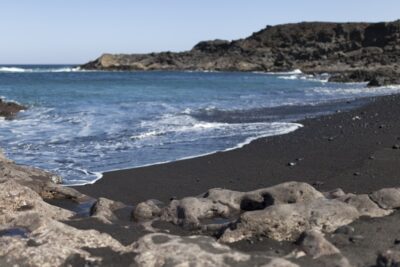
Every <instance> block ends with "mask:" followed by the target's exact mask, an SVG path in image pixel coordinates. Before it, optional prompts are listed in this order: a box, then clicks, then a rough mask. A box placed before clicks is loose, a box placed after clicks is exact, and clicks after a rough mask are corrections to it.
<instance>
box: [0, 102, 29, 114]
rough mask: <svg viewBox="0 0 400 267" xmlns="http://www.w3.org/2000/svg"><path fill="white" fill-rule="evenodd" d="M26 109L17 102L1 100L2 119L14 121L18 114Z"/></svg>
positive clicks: (0, 112) (0, 111)
mask: <svg viewBox="0 0 400 267" xmlns="http://www.w3.org/2000/svg"><path fill="white" fill-rule="evenodd" d="M25 109H26V107H24V106H22V105H20V104H17V103H15V102H6V101H3V100H2V99H1V98H0V117H4V118H6V119H12V118H13V117H14V116H15V115H16V114H17V113H18V112H20V111H21V110H25Z"/></svg>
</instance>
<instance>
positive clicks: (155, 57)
mask: <svg viewBox="0 0 400 267" xmlns="http://www.w3.org/2000/svg"><path fill="white" fill-rule="evenodd" d="M399 64H400V20H397V21H394V22H381V23H325V22H302V23H297V24H284V25H277V26H267V27H266V28H265V29H263V30H261V31H259V32H256V33H253V34H252V35H251V36H250V37H248V38H245V39H240V40H234V41H225V40H213V41H204V42H200V43H198V44H197V45H195V46H194V47H193V49H191V50H190V51H186V52H179V53H173V52H162V53H151V54H104V55H102V56H101V57H99V58H98V59H96V60H94V61H92V62H89V63H87V64H84V65H82V66H81V68H83V69H90V70H139V71H148V70H195V71H262V72H279V71H291V70H294V69H300V70H301V71H302V72H304V73H308V74H315V75H318V74H321V73H329V74H330V75H331V78H330V80H331V81H334V82H369V85H370V86H380V85H388V84H399V83H400V78H399V77H400V75H399V74H400V65H399Z"/></svg>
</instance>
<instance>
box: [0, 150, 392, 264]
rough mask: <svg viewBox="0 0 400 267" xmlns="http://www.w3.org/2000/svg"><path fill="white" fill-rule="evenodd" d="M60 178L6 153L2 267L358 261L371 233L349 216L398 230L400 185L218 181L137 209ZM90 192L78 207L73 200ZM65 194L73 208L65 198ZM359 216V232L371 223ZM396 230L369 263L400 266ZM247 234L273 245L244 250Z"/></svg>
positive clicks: (0, 163)
mask: <svg viewBox="0 0 400 267" xmlns="http://www.w3.org/2000/svg"><path fill="white" fill-rule="evenodd" d="M55 182H60V179H59V178H58V177H57V176H54V175H53V174H51V173H48V172H45V171H42V170H38V169H35V168H30V167H25V166H19V165H16V164H15V163H13V162H12V161H10V160H8V159H7V158H6V157H4V156H3V155H2V154H1V153H0V265H1V266H265V267H268V266H270V267H277V266H278V267H279V266H281V267H295V266H332V267H333V266H335V267H336V266H340V267H350V266H354V265H353V262H354V263H355V266H358V265H357V264H359V262H360V257H359V256H357V257H356V258H354V256H353V255H354V254H352V253H350V252H352V251H355V252H354V253H361V254H362V253H365V251H366V250H365V249H364V246H365V244H364V246H361V247H356V249H355V248H354V247H352V246H357V244H362V242H363V240H364V236H365V235H366V233H368V232H364V233H363V232H361V234H359V233H356V231H357V230H355V229H354V227H353V226H351V225H348V224H349V223H352V225H354V224H356V225H357V223H358V222H362V220H365V218H372V217H373V218H375V219H380V220H383V219H385V218H386V219H387V220H386V222H387V225H389V226H390V227H389V229H386V228H385V229H381V228H380V225H382V223H379V222H374V223H373V224H371V225H374V227H376V229H375V232H376V233H375V235H377V236H379V234H380V233H378V232H379V231H382V230H383V231H386V230H387V231H391V232H390V233H392V232H393V235H395V234H396V233H397V232H395V231H394V230H393V229H395V230H396V231H397V229H398V228H397V221H398V219H397V218H398V217H400V214H399V213H398V211H396V210H397V209H399V208H400V205H399V190H398V188H386V189H381V190H378V191H375V192H372V193H371V194H368V195H367V194H361V195H356V194H348V193H347V194H346V193H345V192H343V190H341V189H337V190H334V191H330V192H319V191H318V190H316V189H315V188H314V187H312V186H310V185H309V184H306V183H299V182H287V183H283V184H279V185H276V186H272V187H267V188H262V189H258V190H254V191H250V192H239V191H232V190H226V189H220V188H214V189H210V190H208V191H207V192H206V193H204V194H201V195H199V196H196V197H186V198H183V199H173V200H171V202H170V203H169V204H167V205H164V204H163V203H161V202H159V201H157V200H149V201H146V202H143V203H139V204H138V205H136V207H135V209H134V208H133V207H132V206H129V205H126V204H124V203H120V202H115V201H113V200H110V199H105V198H100V199H97V200H96V201H95V202H94V204H93V205H92V203H93V199H90V198H89V197H88V196H84V195H82V194H80V193H79V192H77V191H75V190H73V189H70V188H65V187H62V186H61V185H59V184H57V183H55ZM88 199H89V200H90V201H86V202H84V205H83V206H84V207H85V209H87V212H85V213H81V212H80V211H79V209H76V207H80V205H81V204H79V203H80V202H81V201H84V200H88ZM44 200H46V201H44ZM50 200H51V201H50ZM60 201H61V202H60ZM67 202H68V203H69V204H68V205H71V203H73V204H72V208H70V209H65V208H67V207H68V205H67V206H65V205H64V206H63V205H61V204H60V203H64V204H65V203H67ZM52 203H53V204H55V205H56V204H57V203H59V206H61V207H63V208H61V207H59V206H55V205H51V204H52ZM74 203H75V204H74ZM87 203H89V204H88V205H87ZM69 207H71V206H69ZM74 207H75V208H74ZM89 211H90V212H89ZM130 216H131V217H132V218H131V219H133V220H132V221H130ZM360 217H361V218H360ZM384 222H385V221H384ZM364 224H365V225H367V222H366V223H364ZM359 225H360V226H359V227H358V228H359V229H358V231H360V229H361V230H362V229H363V227H364V226H362V225H363V223H360V224H359ZM383 225H385V224H383ZM356 228H357V227H356ZM368 229H369V228H366V230H364V231H368ZM132 231H133V232H132ZM121 236H123V238H121ZM387 236H388V235H387V234H385V235H384V236H383V237H381V239H385V240H386V239H387ZM377 238H378V237H375V239H377ZM393 238H394V240H393V241H391V240H386V241H385V242H383V243H382V242H381V244H380V251H384V252H383V253H380V254H379V256H378V257H377V256H375V255H377V254H374V255H373V256H370V255H369V256H368V259H369V262H371V260H375V259H376V265H377V266H397V265H398V264H399V255H398V254H399V253H398V248H397V247H396V246H397V244H398V243H399V241H398V239H395V236H393ZM378 239H379V238H378ZM286 240H287V241H289V242H287V241H286ZM293 241H297V242H293ZM231 242H234V243H235V244H239V243H240V242H242V245H238V246H236V245H235V244H232V243H231ZM243 242H244V243H248V244H249V246H252V245H253V244H254V242H260V243H263V242H266V247H264V248H262V249H254V248H253V249H250V250H246V249H244V247H243ZM256 247H257V246H256ZM281 247H282V249H278V250H276V249H275V248H281ZM375 252H376V251H375ZM349 256H350V257H349ZM371 257H372V259H371ZM361 262H362V261H361Z"/></svg>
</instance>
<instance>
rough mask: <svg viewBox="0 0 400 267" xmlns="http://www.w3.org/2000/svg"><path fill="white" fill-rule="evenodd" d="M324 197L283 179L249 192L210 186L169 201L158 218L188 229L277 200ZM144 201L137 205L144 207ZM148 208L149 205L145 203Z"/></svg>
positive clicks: (313, 189)
mask: <svg viewBox="0 0 400 267" xmlns="http://www.w3.org/2000/svg"><path fill="white" fill-rule="evenodd" d="M320 198H324V197H323V195H322V194H321V193H320V192H318V191H317V190H316V189H315V188H313V187H312V186H310V185H309V184H306V183H298V182H287V183H283V184H279V185H276V186H272V187H268V188H263V189H259V190H255V191H250V192H238V191H232V190H227V189H220V188H214V189H210V190H208V192H207V193H206V194H204V195H203V196H200V197H187V198H184V199H181V200H173V201H171V203H170V204H169V205H168V206H167V207H166V208H164V209H162V211H161V218H162V219H163V220H166V221H170V222H173V223H175V224H180V225H184V226H186V227H191V228H200V226H201V222H200V221H201V220H202V219H210V218H215V217H222V218H229V217H232V216H238V214H239V213H240V212H243V211H252V210H262V209H264V208H266V207H268V206H271V205H274V204H280V203H298V202H308V201H312V200H315V199H320ZM148 206H149V205H148V204H146V205H145V204H143V205H142V204H141V205H140V206H138V207H139V208H140V210H145V211H146V210H147V211H149V212H148V216H149V217H150V218H151V216H150V214H151V212H150V211H151V208H145V207H148ZM149 207H150V206H149Z"/></svg>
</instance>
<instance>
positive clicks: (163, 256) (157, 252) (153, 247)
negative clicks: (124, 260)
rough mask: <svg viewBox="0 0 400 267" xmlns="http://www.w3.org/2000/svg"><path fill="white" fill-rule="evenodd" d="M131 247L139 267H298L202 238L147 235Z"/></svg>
mask: <svg viewBox="0 0 400 267" xmlns="http://www.w3.org/2000/svg"><path fill="white" fill-rule="evenodd" d="M133 247H134V252H135V253H137V254H138V255H137V256H136V258H135V259H136V262H137V263H138V264H139V265H140V266H199V267H200V266H221V267H224V266H263V267H295V266H298V265H296V264H293V263H291V262H290V261H288V260H285V259H282V258H273V257H266V256H263V255H262V254H254V255H250V254H247V253H242V252H238V251H235V250H232V249H231V248H229V247H228V246H225V245H221V244H219V243H217V242H216V241H215V240H214V239H213V238H210V237H205V236H189V237H179V236H173V235H167V234H158V233H157V234H149V235H146V236H145V237H143V238H141V239H140V240H139V241H138V242H137V243H135V244H134V245H133Z"/></svg>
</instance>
